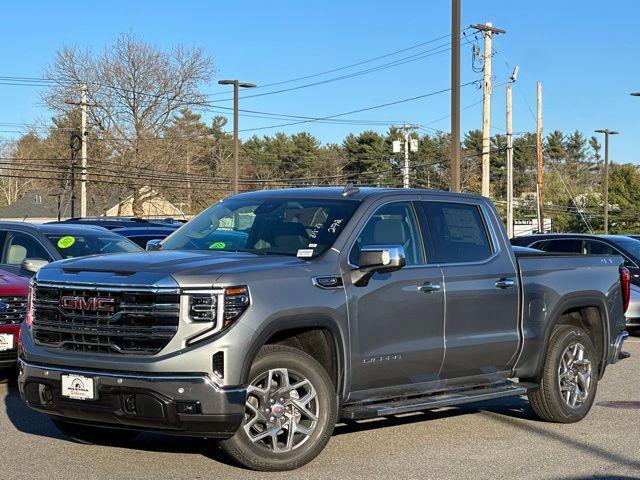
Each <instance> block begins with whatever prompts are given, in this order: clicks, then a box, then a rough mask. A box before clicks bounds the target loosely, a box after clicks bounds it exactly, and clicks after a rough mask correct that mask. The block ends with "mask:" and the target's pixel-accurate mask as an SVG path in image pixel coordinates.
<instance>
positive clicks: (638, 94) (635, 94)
mask: <svg viewBox="0 0 640 480" xmlns="http://www.w3.org/2000/svg"><path fill="white" fill-rule="evenodd" d="M629 95H631V96H632V97H640V92H631V93H630V94H629Z"/></svg>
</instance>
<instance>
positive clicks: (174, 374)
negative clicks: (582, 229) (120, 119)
mask: <svg viewBox="0 0 640 480" xmlns="http://www.w3.org/2000/svg"><path fill="white" fill-rule="evenodd" d="M159 247H160V248H159V250H158V251H149V252H141V253H130V254H117V255H104V256H94V257H87V258H79V259H71V260H64V261H60V262H54V263H52V264H49V265H47V266H46V267H44V268H42V269H41V270H40V271H39V272H38V274H37V276H36V277H35V278H34V280H33V284H32V287H31V293H30V299H29V308H28V316H27V321H26V322H25V323H24V325H23V327H22V332H21V333H22V335H21V344H20V346H19V353H20V363H19V377H18V381H19V388H20V393H21V395H22V397H23V399H24V400H25V402H26V403H27V404H28V405H29V406H30V407H31V408H33V409H35V410H38V411H40V412H43V413H45V414H46V415H48V416H50V417H51V418H52V419H53V422H54V423H55V424H56V425H57V426H58V427H59V428H60V430H61V431H62V432H64V433H66V434H67V435H69V436H70V437H71V438H74V439H77V440H80V441H84V442H94V443H114V442H126V441H128V440H129V439H131V438H132V437H134V436H135V435H136V434H137V433H138V432H139V431H143V430H152V431H160V432H165V433H170V434H177V435H190V436H200V437H207V438H216V439H219V445H220V447H221V448H222V450H223V451H224V452H226V453H227V454H228V455H230V456H231V457H232V458H233V459H235V461H237V462H238V463H240V464H242V465H244V466H247V467H250V468H254V469H259V470H287V469H293V468H296V467H299V466H301V465H303V464H305V463H306V462H308V461H310V460H311V459H313V458H314V457H315V456H316V455H317V454H318V453H319V452H320V451H321V450H322V449H323V447H324V446H325V444H326V443H327V441H328V440H329V438H330V436H331V434H332V431H333V428H334V425H335V424H336V422H337V421H339V420H340V419H350V420H358V419H367V418H372V417H377V416H383V415H394V414H401V413H405V412H411V411H420V410H428V409H432V408H439V407H443V406H451V405H458V404H462V403H468V402H477V401H482V400H487V399H495V398H499V397H509V396H520V395H524V394H526V395H527V396H528V398H529V400H530V402H531V406H532V407H533V409H534V410H535V412H536V413H537V414H538V415H539V416H540V417H541V418H542V419H544V420H547V421H554V422H575V421H578V420H580V419H582V418H583V417H584V416H585V415H586V414H587V412H588V411H589V409H590V408H591V406H592V404H593V401H594V397H595V394H596V387H597V384H598V380H599V379H600V378H602V376H603V374H604V372H605V369H606V367H607V365H609V364H612V363H615V362H616V361H618V360H619V359H621V358H625V357H626V356H627V354H626V353H625V352H622V350H621V347H622V343H623V341H624V339H625V337H626V335H627V333H626V332H625V331H624V327H625V315H624V312H625V308H626V306H627V303H628V298H629V274H628V271H627V270H626V269H625V268H624V267H623V266H622V259H621V258H620V257H617V256H596V255H593V256H576V255H564V254H563V255H553V254H544V253H541V252H536V251H533V250H530V251H525V250H526V249H525V250H523V251H519V252H514V249H513V248H512V247H511V245H510V244H509V241H508V239H507V237H506V235H505V232H504V230H503V225H502V222H501V220H500V217H499V216H498V214H497V212H496V210H495V208H494V207H493V205H492V204H491V202H490V201H489V200H487V199H486V198H483V197H480V196H473V195H461V194H452V193H447V192H438V191H429V190H410V189H407V190H397V189H368V188H362V189H358V188H354V187H352V186H348V187H346V188H345V189H340V188H309V189H291V190H281V191H259V192H252V193H245V194H241V195H236V196H233V197H230V198H228V199H226V200H224V201H221V202H219V203H216V204H215V205H213V206H212V207H210V208H209V209H208V210H206V211H204V212H203V213H202V214H200V215H199V216H197V217H196V218H195V219H193V220H192V221H191V222H189V223H188V224H187V225H185V226H183V227H182V228H180V229H179V230H177V231H176V232H175V233H173V234H172V235H171V236H170V237H168V238H166V239H165V240H163V241H162V243H161V245H160V246H159Z"/></svg>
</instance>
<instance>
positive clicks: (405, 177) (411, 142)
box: [393, 123, 418, 188]
mask: <svg viewBox="0 0 640 480" xmlns="http://www.w3.org/2000/svg"><path fill="white" fill-rule="evenodd" d="M414 128H416V127H415V125H407V124H406V123H404V124H403V125H402V136H403V141H402V142H401V141H400V140H394V141H393V153H400V151H403V152H404V164H403V167H402V187H403V188H410V185H409V183H410V173H409V172H410V168H409V153H410V152H417V151H418V140H416V139H413V138H411V131H412V130H413V129H414ZM402 144H404V148H402Z"/></svg>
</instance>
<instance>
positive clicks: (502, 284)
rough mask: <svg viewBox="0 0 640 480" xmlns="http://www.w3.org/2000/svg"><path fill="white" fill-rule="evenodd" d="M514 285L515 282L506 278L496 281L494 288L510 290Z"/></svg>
mask: <svg viewBox="0 0 640 480" xmlns="http://www.w3.org/2000/svg"><path fill="white" fill-rule="evenodd" d="M515 284H516V282H515V281H513V280H510V279H508V278H501V279H500V280H498V281H497V282H496V288H502V289H505V288H511V287H513V286H514V285H515Z"/></svg>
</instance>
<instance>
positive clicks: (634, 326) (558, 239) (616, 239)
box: [511, 233, 640, 331]
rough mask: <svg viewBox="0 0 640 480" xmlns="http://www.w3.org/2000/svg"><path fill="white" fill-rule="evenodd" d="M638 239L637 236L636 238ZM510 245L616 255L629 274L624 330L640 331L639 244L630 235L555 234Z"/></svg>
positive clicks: (518, 239) (554, 250)
mask: <svg viewBox="0 0 640 480" xmlns="http://www.w3.org/2000/svg"><path fill="white" fill-rule="evenodd" d="M638 237H639V238H640V236H638ZM511 244H512V245H520V246H526V247H533V248H536V249H538V250H543V251H545V252H555V253H582V254H600V255H620V256H621V257H622V258H623V259H624V265H625V267H627V268H628V269H629V272H630V273H631V300H630V303H629V309H628V310H627V327H628V328H629V329H631V330H635V331H637V330H638V329H640V267H639V265H640V241H639V240H638V239H636V238H634V236H633V235H589V234H573V233H557V234H544V235H527V236H523V237H516V238H512V239H511Z"/></svg>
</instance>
